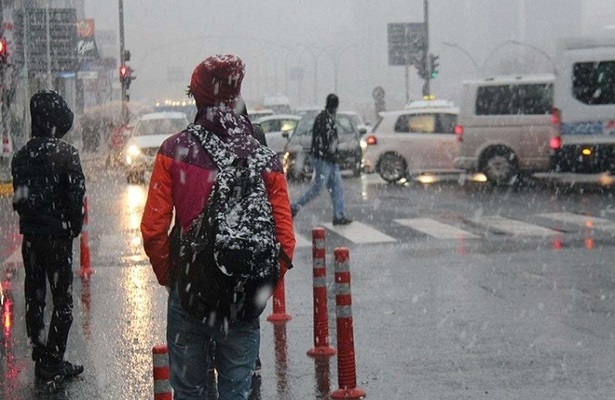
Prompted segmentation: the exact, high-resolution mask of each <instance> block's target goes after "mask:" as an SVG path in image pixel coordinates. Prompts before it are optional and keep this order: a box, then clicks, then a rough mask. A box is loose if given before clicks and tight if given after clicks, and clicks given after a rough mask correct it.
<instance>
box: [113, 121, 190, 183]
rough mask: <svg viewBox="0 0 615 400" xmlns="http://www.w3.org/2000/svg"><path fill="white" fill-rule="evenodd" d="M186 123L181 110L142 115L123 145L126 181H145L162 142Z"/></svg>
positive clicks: (184, 126)
mask: <svg viewBox="0 0 615 400" xmlns="http://www.w3.org/2000/svg"><path fill="white" fill-rule="evenodd" d="M188 124H189V121H188V117H187V116H186V114H185V113H183V112H159V113H149V114H144V115H142V116H141V118H139V120H138V121H137V123H136V125H135V127H134V129H133V131H132V134H131V136H130V138H129V139H128V141H127V142H126V146H125V147H124V151H125V153H124V163H125V166H126V181H127V182H128V183H145V182H146V179H145V174H146V173H151V169H152V166H153V164H154V158H155V157H156V153H158V149H159V148H160V145H161V144H162V142H164V140H165V139H167V138H168V137H170V136H172V135H174V134H176V133H178V132H181V131H182V130H184V129H186V127H187V126H188Z"/></svg>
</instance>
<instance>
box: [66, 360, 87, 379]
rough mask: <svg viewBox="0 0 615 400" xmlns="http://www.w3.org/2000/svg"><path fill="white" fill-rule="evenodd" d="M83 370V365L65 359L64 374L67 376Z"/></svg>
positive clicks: (70, 376)
mask: <svg viewBox="0 0 615 400" xmlns="http://www.w3.org/2000/svg"><path fill="white" fill-rule="evenodd" d="M82 372H83V365H81V364H72V363H69V362H68V361H64V376H65V377H66V378H72V377H75V376H77V375H79V374H81V373H82Z"/></svg>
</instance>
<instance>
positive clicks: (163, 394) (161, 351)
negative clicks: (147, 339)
mask: <svg viewBox="0 0 615 400" xmlns="http://www.w3.org/2000/svg"><path fill="white" fill-rule="evenodd" d="M152 360H153V363H154V400H173V389H171V383H170V382H169V350H168V348H167V345H166V344H158V345H156V346H154V347H153V348H152Z"/></svg>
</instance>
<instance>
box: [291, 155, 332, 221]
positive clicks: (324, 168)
mask: <svg viewBox="0 0 615 400" xmlns="http://www.w3.org/2000/svg"><path fill="white" fill-rule="evenodd" d="M312 164H313V165H314V180H313V181H312V185H311V186H310V187H309V189H308V190H307V192H305V193H304V194H303V196H301V197H300V198H299V199H298V200H297V201H296V202H294V203H293V204H292V205H291V208H292V209H293V210H297V211H298V210H300V209H301V207H303V206H304V205H306V204H307V203H309V202H310V201H312V200H314V199H315V198H316V197H318V195H319V194H320V190H321V189H322V185H323V183H324V184H325V185H326V186H327V190H328V191H329V194H330V195H331V202H332V203H333V219H341V218H344V192H343V191H342V174H341V173H340V168H339V167H338V166H337V164H335V163H332V162H328V161H324V160H321V159H318V158H312Z"/></svg>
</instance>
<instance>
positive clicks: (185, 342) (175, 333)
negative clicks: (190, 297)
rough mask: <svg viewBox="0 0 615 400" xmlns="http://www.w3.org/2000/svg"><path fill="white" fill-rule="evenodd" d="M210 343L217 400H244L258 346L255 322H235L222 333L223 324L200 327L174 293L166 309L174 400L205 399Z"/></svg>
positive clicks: (257, 330) (172, 292)
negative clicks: (213, 361) (216, 386)
mask: <svg viewBox="0 0 615 400" xmlns="http://www.w3.org/2000/svg"><path fill="white" fill-rule="evenodd" d="M210 339H213V340H214V341H215V342H216V346H215V349H216V350H215V355H214V359H215V367H216V370H217V371H218V392H219V398H218V400H246V399H247V398H248V393H249V391H250V384H251V381H252V373H253V371H254V364H255V362H256V357H257V355H258V349H259V345H260V329H259V324H258V319H255V320H252V321H235V322H233V323H231V324H229V325H228V332H225V324H224V322H222V321H220V322H216V323H213V324H209V323H202V322H201V321H200V320H197V319H195V318H194V317H192V316H191V315H189V314H188V313H187V312H186V311H184V309H183V308H182V306H181V304H180V300H179V295H178V294H177V289H176V288H175V289H173V290H172V291H171V294H170V295H169V301H168V308H167V346H168V349H169V369H170V377H169V380H170V383H171V387H172V388H173V392H174V397H173V398H174V399H175V400H197V399H198V400H204V399H205V398H206V395H207V370H208V368H209V367H210V366H209V363H210V361H211V357H210V356H209V355H208V354H207V347H208V346H207V345H208V343H209V341H210Z"/></svg>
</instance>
